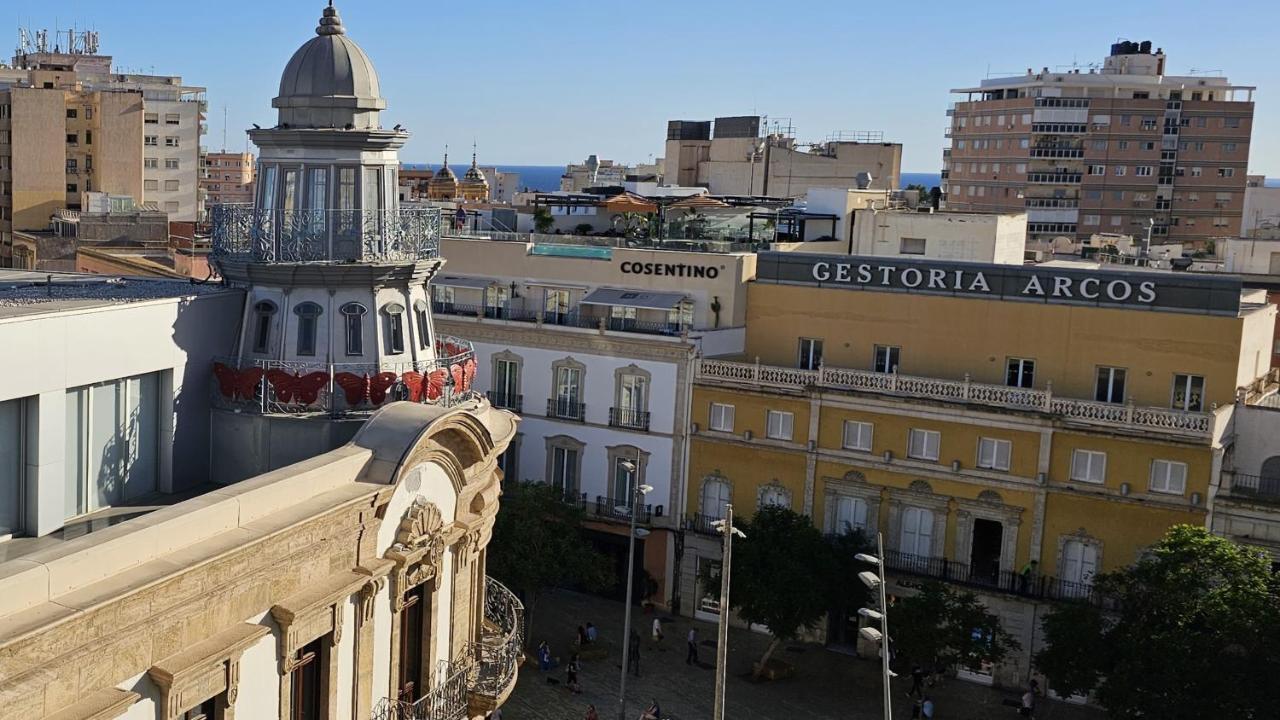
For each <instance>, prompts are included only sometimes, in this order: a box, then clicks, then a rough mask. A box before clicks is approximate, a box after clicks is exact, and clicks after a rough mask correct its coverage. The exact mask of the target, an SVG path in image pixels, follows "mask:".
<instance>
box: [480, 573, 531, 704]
mask: <svg viewBox="0 0 1280 720" xmlns="http://www.w3.org/2000/svg"><path fill="white" fill-rule="evenodd" d="M484 580H485V582H484V590H485V592H484V622H483V624H482V625H481V629H480V640H479V642H477V643H475V646H474V653H473V657H474V658H475V666H474V667H475V672H474V673H473V674H472V677H471V682H470V698H469V702H468V705H469V709H470V712H471V716H472V717H488V713H490V712H492V711H493V710H494V709H495V708H497V707H500V706H501V705H502V704H503V703H504V702H506V701H507V698H508V697H510V695H511V691H512V690H514V689H515V687H516V675H517V672H518V671H519V669H520V663H522V662H524V605H522V604H521V603H520V600H519V598H517V597H516V596H515V594H514V593H512V592H511V591H510V590H508V589H507V587H506V586H505V585H503V584H502V583H500V582H498V581H497V580H494V579H493V578H491V577H486V578H485V579H484Z"/></svg>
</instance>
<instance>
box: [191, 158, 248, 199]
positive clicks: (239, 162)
mask: <svg viewBox="0 0 1280 720" xmlns="http://www.w3.org/2000/svg"><path fill="white" fill-rule="evenodd" d="M202 159H203V162H204V169H203V170H202V171H201V174H200V188H201V190H203V191H204V205H205V207H206V208H210V207H213V206H214V205H227V204H233V203H252V202H253V173H254V158H253V153H248V152H243V153H229V152H218V153H214V152H211V153H205V154H204V156H203V158H202Z"/></svg>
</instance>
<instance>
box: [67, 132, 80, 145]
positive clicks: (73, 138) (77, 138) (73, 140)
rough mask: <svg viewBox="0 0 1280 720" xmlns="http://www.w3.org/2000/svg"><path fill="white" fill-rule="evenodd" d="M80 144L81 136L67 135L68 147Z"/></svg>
mask: <svg viewBox="0 0 1280 720" xmlns="http://www.w3.org/2000/svg"><path fill="white" fill-rule="evenodd" d="M78 142H80V136H79V135H77V134H76V133H67V144H68V145H75V144H76V143H78Z"/></svg>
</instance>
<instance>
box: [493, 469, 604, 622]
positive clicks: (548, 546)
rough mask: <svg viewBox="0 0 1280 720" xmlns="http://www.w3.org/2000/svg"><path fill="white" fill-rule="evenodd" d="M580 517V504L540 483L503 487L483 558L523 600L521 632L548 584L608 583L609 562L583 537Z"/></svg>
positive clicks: (600, 585)
mask: <svg viewBox="0 0 1280 720" xmlns="http://www.w3.org/2000/svg"><path fill="white" fill-rule="evenodd" d="M582 518H583V512H582V508H580V507H579V506H577V505H572V504H569V503H566V502H564V496H563V493H562V492H561V491H560V490H559V489H557V488H553V487H552V486H550V485H547V484H545V483H536V482H528V483H519V484H512V485H509V486H507V487H506V488H504V491H503V496H502V502H501V504H500V506H499V510H498V516H497V518H496V519H495V520H494V524H493V540H492V541H491V542H490V543H489V548H490V552H488V553H487V554H486V558H487V564H488V570H489V574H491V575H493V577H494V578H496V579H497V580H498V581H500V582H502V583H503V584H505V585H506V586H507V587H509V588H510V589H511V590H512V591H513V592H515V593H516V594H517V595H518V596H519V597H520V598H521V599H523V601H524V603H525V616H526V622H525V628H526V632H527V631H528V628H529V627H531V626H532V623H531V622H530V620H529V618H532V616H533V612H534V609H535V607H536V606H537V601H538V596H539V595H540V594H541V593H542V592H543V591H545V590H547V589H548V588H551V587H556V586H564V585H573V586H579V587H582V588H584V589H587V590H602V589H605V588H607V587H608V586H609V585H610V584H611V583H612V563H611V561H610V560H609V558H608V557H607V556H605V555H604V554H602V553H600V552H597V551H596V550H595V549H594V548H592V546H591V543H590V542H589V541H588V540H587V539H586V538H585V537H584V536H583V532H582Z"/></svg>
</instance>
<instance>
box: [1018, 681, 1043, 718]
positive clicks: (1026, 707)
mask: <svg viewBox="0 0 1280 720" xmlns="http://www.w3.org/2000/svg"><path fill="white" fill-rule="evenodd" d="M1039 685H1040V684H1039V683H1038V682H1036V681H1035V680H1032V681H1031V685H1030V686H1028V687H1027V691H1026V692H1024V693H1022V707H1021V708H1019V709H1018V714H1019V715H1021V716H1022V717H1032V716H1034V715H1035V712H1036V690H1037V689H1038V688H1039Z"/></svg>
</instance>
